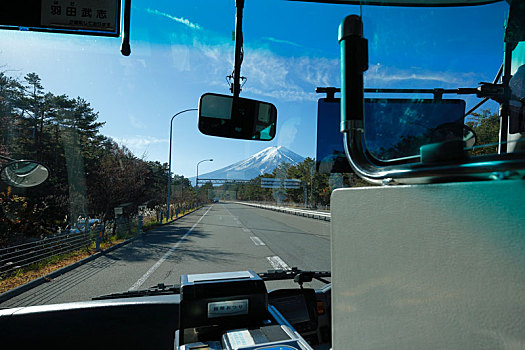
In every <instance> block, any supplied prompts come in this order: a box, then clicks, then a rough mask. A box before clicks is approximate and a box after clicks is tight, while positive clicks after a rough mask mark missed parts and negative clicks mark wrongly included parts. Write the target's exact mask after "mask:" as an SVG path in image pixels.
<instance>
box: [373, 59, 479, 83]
mask: <svg viewBox="0 0 525 350" xmlns="http://www.w3.org/2000/svg"><path fill="white" fill-rule="evenodd" d="M476 82H477V81H476V79H475V74H474V73H472V72H465V73H458V72H453V71H435V70H427V69H424V68H421V67H411V68H409V69H406V68H403V69H400V68H395V67H387V66H383V65H382V64H380V63H377V64H374V65H371V66H370V67H369V68H368V71H367V72H366V73H365V85H366V86H369V87H381V84H383V85H390V86H391V85H395V84H416V85H418V86H417V87H418V88H419V87H423V86H420V85H422V84H423V83H424V84H425V86H424V87H426V88H434V87H441V86H434V85H432V84H440V85H443V86H450V87H460V86H472V85H475V84H476Z"/></svg>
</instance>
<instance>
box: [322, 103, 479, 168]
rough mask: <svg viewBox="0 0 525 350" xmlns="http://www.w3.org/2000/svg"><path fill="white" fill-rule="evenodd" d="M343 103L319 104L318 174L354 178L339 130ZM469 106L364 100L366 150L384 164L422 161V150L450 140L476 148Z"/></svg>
mask: <svg viewBox="0 0 525 350" xmlns="http://www.w3.org/2000/svg"><path fill="white" fill-rule="evenodd" d="M340 109H341V107H340V100H339V99H331V100H329V99H325V98H323V99H320V100H319V102H318V121H317V123H318V124H317V141H318V143H317V163H318V168H319V171H321V172H332V173H347V172H351V168H350V165H349V163H348V161H347V159H346V155H345V151H344V147H343V134H342V133H341V132H340V130H339V121H340ZM464 122H465V101H464V100H460V99H442V100H434V99H393V98H388V99H373V98H367V99H365V124H366V128H365V145H366V149H367V151H368V152H369V153H370V155H372V156H373V157H374V158H376V159H378V160H381V161H390V160H397V159H402V158H407V157H414V156H419V153H420V147H421V146H423V145H426V144H431V143H439V142H444V141H450V140H463V141H464V142H465V147H472V146H474V145H475V143H476V138H477V136H476V133H475V132H474V130H473V129H472V128H471V127H469V126H467V125H465V124H464Z"/></svg>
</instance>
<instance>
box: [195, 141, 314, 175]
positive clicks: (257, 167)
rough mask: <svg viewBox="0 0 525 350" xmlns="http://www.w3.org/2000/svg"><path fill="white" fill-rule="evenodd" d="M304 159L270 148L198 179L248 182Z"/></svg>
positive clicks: (278, 148) (278, 147)
mask: <svg viewBox="0 0 525 350" xmlns="http://www.w3.org/2000/svg"><path fill="white" fill-rule="evenodd" d="M304 159H305V158H304V157H302V156H300V155H298V154H297V153H295V152H293V151H290V150H289V149H288V148H286V147H283V146H271V147H268V148H265V149H263V150H262V151H260V152H258V153H255V154H254V155H253V156H251V157H249V158H246V159H245V160H241V161H240V162H237V163H234V164H232V165H230V166H227V167H224V168H222V169H219V170H215V171H212V172H209V173H206V174H202V175H201V174H199V179H240V180H249V179H253V178H254V177H257V176H259V175H262V174H264V173H271V172H272V171H273V170H274V169H275V168H277V166H278V165H279V164H281V163H288V164H290V165H296V164H298V163H301V162H302V161H303V160H304ZM191 181H192V183H195V178H192V179H191Z"/></svg>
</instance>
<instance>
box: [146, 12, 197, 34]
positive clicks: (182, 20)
mask: <svg viewBox="0 0 525 350" xmlns="http://www.w3.org/2000/svg"><path fill="white" fill-rule="evenodd" d="M146 12H148V13H150V14H152V15H158V16H162V17H166V18H169V19H171V20H173V21H175V22H178V23H180V24H184V25H185V26H188V27H189V28H191V29H196V30H200V29H202V27H201V26H200V25H198V24H197V23H193V22H190V21H189V20H188V19H186V18H183V17H175V16H172V15H170V14H169V13H165V12H161V11H159V10H152V9H150V8H147V9H146Z"/></svg>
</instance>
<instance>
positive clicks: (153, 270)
mask: <svg viewBox="0 0 525 350" xmlns="http://www.w3.org/2000/svg"><path fill="white" fill-rule="evenodd" d="M212 207H213V205H212V206H211V207H209V208H208V210H206V212H205V213H204V215H202V216H201V217H200V218H199V220H197V222H196V223H195V224H193V226H192V227H191V228H190V229H189V230H188V232H186V233H185V234H184V236H182V237H181V239H179V240H178V241H177V243H175V244H174V245H173V246H172V247H171V248H170V250H168V251H167V252H166V254H164V255H163V256H162V258H160V259H159V261H157V262H156V263H155V265H153V266H152V267H151V268H150V269H149V270H148V272H146V273H145V274H144V275H143V276H142V277H141V278H139V279H138V281H137V282H135V284H133V285H132V286H131V288H130V289H129V290H137V289H138V288H139V287H140V286H141V285H142V284H143V283H144V282H146V280H147V279H148V277H149V276H150V275H151V274H152V273H153V272H155V270H157V269H158V268H159V266H160V265H161V264H162V263H163V262H164V261H166V259H168V257H169V256H170V255H171V253H173V252H174V251H175V249H177V248H178V247H179V245H180V244H181V242H182V241H183V240H184V239H185V238H186V237H188V235H189V234H190V233H191V231H193V229H194V228H195V226H197V225H198V224H199V222H201V220H202V218H203V217H204V216H205V215H206V214H208V212H209V211H210V209H211V208H212Z"/></svg>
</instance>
